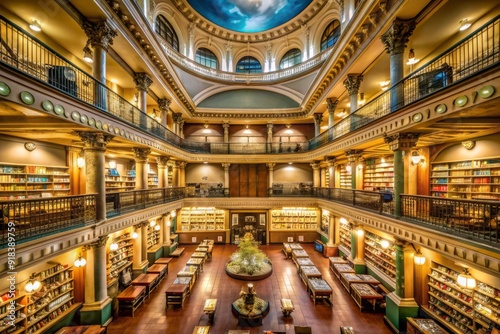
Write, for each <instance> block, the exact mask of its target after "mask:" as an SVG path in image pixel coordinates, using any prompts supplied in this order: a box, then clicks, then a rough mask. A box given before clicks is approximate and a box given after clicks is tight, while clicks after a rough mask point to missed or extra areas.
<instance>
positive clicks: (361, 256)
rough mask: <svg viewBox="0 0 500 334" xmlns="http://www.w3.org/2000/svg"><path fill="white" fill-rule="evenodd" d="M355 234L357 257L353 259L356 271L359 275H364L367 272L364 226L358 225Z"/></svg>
mask: <svg viewBox="0 0 500 334" xmlns="http://www.w3.org/2000/svg"><path fill="white" fill-rule="evenodd" d="M353 233H354V234H355V236H356V256H355V257H353V260H354V270H355V271H356V273H358V274H363V273H364V272H365V230H364V229H363V226H361V225H358V226H357V227H356V228H355V229H354V230H353Z"/></svg>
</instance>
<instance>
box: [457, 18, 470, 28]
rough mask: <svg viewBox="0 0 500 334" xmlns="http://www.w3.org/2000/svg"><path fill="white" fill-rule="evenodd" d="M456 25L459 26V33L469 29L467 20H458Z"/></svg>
mask: <svg viewBox="0 0 500 334" xmlns="http://www.w3.org/2000/svg"><path fill="white" fill-rule="evenodd" d="M458 24H459V25H460V28H458V30H460V31H464V30H467V29H469V27H470V25H471V23H470V22H469V20H468V19H462V20H460V22H458Z"/></svg>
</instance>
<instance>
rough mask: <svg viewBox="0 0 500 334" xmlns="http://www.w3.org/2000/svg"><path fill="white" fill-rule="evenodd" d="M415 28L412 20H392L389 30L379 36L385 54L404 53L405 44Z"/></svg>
mask: <svg viewBox="0 0 500 334" xmlns="http://www.w3.org/2000/svg"><path fill="white" fill-rule="evenodd" d="M415 26H416V22H415V20H414V19H411V20H401V19H398V18H396V19H394V21H392V25H391V27H390V28H389V30H387V31H386V32H385V33H384V34H383V35H382V36H380V39H381V40H382V43H383V44H384V45H385V49H386V50H387V52H388V53H390V54H391V55H395V54H401V53H404V52H405V48H406V44H407V43H408V41H409V40H410V36H411V34H412V33H413V30H414V29H415Z"/></svg>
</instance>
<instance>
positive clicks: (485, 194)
mask: <svg viewBox="0 0 500 334" xmlns="http://www.w3.org/2000/svg"><path fill="white" fill-rule="evenodd" d="M430 182H431V195H432V196H434V197H443V198H459V199H485V200H500V159H498V158H496V159H484V160H468V161H460V162H439V163H433V164H432V168H431V179H430Z"/></svg>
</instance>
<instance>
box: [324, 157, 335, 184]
mask: <svg viewBox="0 0 500 334" xmlns="http://www.w3.org/2000/svg"><path fill="white" fill-rule="evenodd" d="M326 165H327V166H328V177H329V180H328V185H329V187H330V188H335V158H333V159H328V160H327V162H326Z"/></svg>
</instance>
